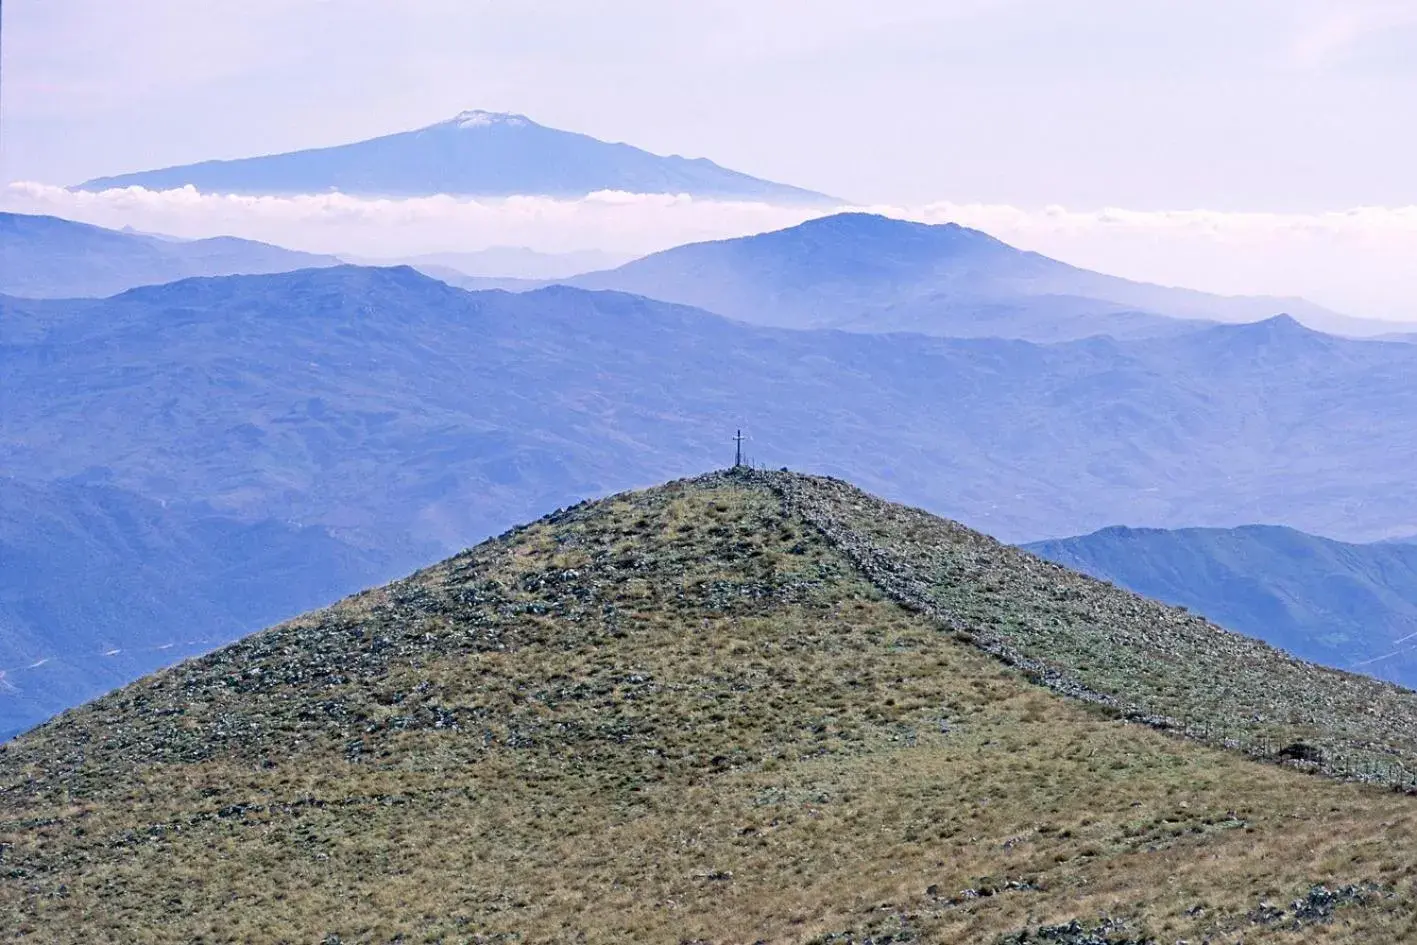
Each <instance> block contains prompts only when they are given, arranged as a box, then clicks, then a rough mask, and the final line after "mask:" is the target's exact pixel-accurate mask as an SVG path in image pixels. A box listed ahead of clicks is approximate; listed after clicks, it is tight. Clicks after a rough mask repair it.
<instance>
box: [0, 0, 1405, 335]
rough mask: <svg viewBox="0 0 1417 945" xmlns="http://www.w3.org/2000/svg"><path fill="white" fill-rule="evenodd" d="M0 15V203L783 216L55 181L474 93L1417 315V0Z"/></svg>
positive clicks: (1006, 228) (385, 214)
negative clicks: (161, 190) (75, 190)
mask: <svg viewBox="0 0 1417 945" xmlns="http://www.w3.org/2000/svg"><path fill="white" fill-rule="evenodd" d="M3 43H4V49H3V67H2V68H3V72H0V77H2V78H0V81H3V86H0V108H3V118H4V129H3V140H0V180H3V181H5V182H21V183H20V184H19V186H13V185H12V186H9V187H8V188H7V189H6V190H5V191H4V193H3V195H0V201H3V202H4V203H5V205H7V206H9V207H12V208H18V209H30V210H44V211H45V212H53V213H57V214H60V215H65V216H74V217H79V218H84V219H90V220H92V221H93V222H100V223H105V224H114V225H121V224H124V223H127V224H131V225H133V226H137V227H139V228H145V229H161V230H163V231H165V232H173V233H177V234H179V235H194V236H195V235H212V234H213V233H215V232H218V231H220V232H233V233H236V234H238V235H247V236H256V237H260V238H265V239H270V240H272V241H274V242H283V243H286V244H289V245H297V246H299V247H300V248H308V249H319V250H324V251H347V252H360V253H364V254H366V255H367V254H370V251H371V250H373V251H374V254H378V252H380V251H384V252H386V253H390V254H397V253H405V252H414V251H424V252H427V251H435V250H444V249H475V248H478V246H479V245H494V244H502V243H508V242H517V243H520V244H525V245H532V246H536V247H537V248H543V249H547V250H558V249H580V248H589V247H592V246H602V247H604V248H607V249H613V250H624V251H633V252H643V251H648V250H652V249H657V248H660V247H662V246H665V245H669V244H671V243H673V242H676V241H679V240H682V239H692V238H703V237H712V236H726V235H735V234H737V233H741V232H752V231H754V230H755V229H762V228H766V227H772V226H777V225H789V224H790V223H792V222H796V219H795V218H794V214H797V213H799V211H794V210H791V209H789V208H779V207H764V206H760V205H729V206H723V205H712V204H705V203H704V202H698V203H694V202H692V201H690V202H685V201H675V200H673V199H663V198H639V199H636V198H628V197H623V196H621V197H613V198H612V197H605V196H602V197H600V198H598V199H590V200H583V201H560V202H557V201H541V202H537V201H535V200H530V201H521V202H520V203H518V202H516V201H511V202H485V201H484V202H482V203H471V204H470V203H468V202H462V203H461V204H458V203H457V202H456V201H452V202H449V201H446V200H445V201H443V203H441V204H440V203H438V201H437V199H436V198H434V199H433V200H432V201H424V202H422V203H419V202H409V203H407V205H403V206H392V205H390V202H388V201H385V202H382V203H379V204H377V205H374V204H371V203H370V202H359V201H346V202H345V203H343V204H337V202H335V203H332V202H331V201H329V200H326V201H324V203H321V201H319V200H315V199H310V200H300V199H295V200H287V201H275V202H266V203H264V204H253V203H249V202H248V203H244V204H243V203H238V202H233V201H230V200H227V201H222V200H220V199H208V198H205V197H202V198H198V197H195V196H194V195H185V196H184V195H166V196H160V197H152V195H146V196H143V197H141V199H140V198H139V197H131V196H130V197H129V198H124V199H123V200H116V199H109V200H107V201H102V200H87V201H85V200H83V199H81V198H79V197H78V196H77V195H73V194H68V193H67V192H65V191H62V190H59V189H58V188H57V186H56V185H65V184H72V183H75V182H78V181H80V180H84V179H87V178H89V177H94V176H99V175H103V174H113V173H119V172H124V171H130V170H140V169H145V168H150V167H157V166H163V165H170V164H178V163H186V162H190V161H196V160H202V159H207V158H217V157H240V156H247V155H251V154H261V153H271V152H277V151H284V150H292V149H298V148H304V147H311V146H319V145H327V144H333V143H339V142H343V141H352V140H359V139H362V138H366V137H372V136H374V135H378V134H384V133H388V132H392V131H398V130H403V129H407V128H413V127H419V126H422V125H427V124H431V123H433V122H436V121H439V120H442V119H445V118H447V117H449V116H451V115H453V114H455V113H457V112H459V111H461V110H463V109H469V108H484V109H489V110H494V111H513V112H519V113H524V114H527V115H529V116H530V117H532V118H533V119H535V120H537V121H539V122H541V123H542V124H546V125H550V126H553V127H559V128H566V129H569V130H575V131H581V132H585V133H588V134H592V135H594V136H596V137H599V138H603V139H606V140H616V141H628V142H630V143H633V144H636V145H638V146H640V147H644V148H647V149H649V150H653V151H657V152H660V153H678V154H685V155H689V156H707V157H711V158H712V159H713V160H715V161H718V162H719V163H721V164H724V165H726V166H729V167H733V168H735V169H739V170H743V171H746V172H749V173H752V174H756V175H759V176H763V177H767V178H771V179H775V180H781V181H785V182H789V183H793V184H797V185H799V186H803V187H808V188H812V189H815V190H820V191H824V192H827V193H831V194H834V195H837V196H839V197H841V198H843V203H844V204H849V205H852V206H865V207H871V208H877V209H881V210H884V211H886V212H892V213H896V214H898V215H902V216H910V217H912V218H916V219H928V220H936V219H946V218H948V219H954V220H957V221H958V222H962V223H966V224H969V225H976V226H981V227H982V228H985V229H989V230H990V232H993V233H995V235H998V236H1000V237H1001V238H1004V239H1008V240H1010V241H1011V242H1015V243H1017V244H1019V245H1024V246H1026V247H1027V248H1031V249H1039V250H1041V251H1044V252H1048V253H1050V254H1052V255H1057V256H1059V257H1061V258H1064V259H1067V260H1068V261H1069V262H1074V263H1078V264H1081V265H1087V266H1090V267H1093V268H1099V269H1103V270H1105V271H1109V272H1115V273H1118V274H1120V275H1127V276H1132V277H1134V278H1143V279H1149V280H1157V281H1163V282H1168V283H1172V284H1185V285H1192V286H1194V287H1197V288H1204V289H1210V290H1213V291H1223V292H1232V293H1240V292H1264V293H1270V294H1286V295H1287V294H1302V295H1307V296H1309V297H1311V298H1313V299H1314V300H1315V301H1318V302H1320V303H1322V304H1327V305H1330V306H1332V307H1335V308H1338V309H1340V310H1343V311H1346V312H1349V313H1351V314H1355V315H1366V316H1378V317H1388V318H1410V319H1412V320H1417V266H1413V265H1412V264H1411V260H1412V259H1417V173H1414V172H1413V170H1412V168H1414V167H1417V0H1344V2H1335V0H1076V2H1070V3H1058V2H1055V0H954V2H950V0H934V2H917V0H894V2H892V3H890V4H882V3H879V2H876V3H867V2H844V0H771V2H767V0H753V2H745V0H697V2H695V3H694V4H677V3H663V2H649V0H645V2H640V0H605V2H601V3H596V4H587V3H584V2H582V0H528V2H524V3H516V4H511V3H503V2H494V0H404V2H401V3H398V4H395V3H392V2H386V0H245V2H243V3H240V4H233V3H229V2H226V0H125V2H123V3H114V2H111V0H7V2H5V4H4V31H3ZM46 185H47V186H46ZM149 198H151V199H149ZM394 203H398V202H394Z"/></svg>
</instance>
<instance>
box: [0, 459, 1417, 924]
mask: <svg viewBox="0 0 1417 945" xmlns="http://www.w3.org/2000/svg"><path fill="white" fill-rule="evenodd" d="M1001 657H1002V659H1001ZM1040 683H1041V684H1040ZM1129 719H1131V720H1129ZM1414 719H1417V694H1413V693H1411V692H1408V691H1407V690H1402V689H1398V688H1396V687H1392V686H1388V685H1386V684H1382V683H1378V682H1376V681H1373V680H1368V679H1364V678H1361V677H1355V676H1348V675H1346V674H1342V673H1336V672H1332V671H1328V670H1322V669H1319V668H1317V667H1313V666H1310V665H1308V664H1304V663H1300V662H1297V661H1295V660H1292V659H1290V658H1288V657H1286V656H1284V655H1283V654H1280V653H1278V652H1277V651H1274V650H1271V649H1269V648H1268V647H1265V646H1264V645H1263V644H1260V643H1257V642H1255V641H1250V640H1247V639H1246V638H1241V637H1237V636H1235V635H1233V634H1228V633H1226V632H1225V631H1222V630H1219V629H1218V628H1215V627H1213V626H1211V625H1209V624H1206V623H1205V622H1204V621H1201V620H1199V619H1198V618H1195V617H1192V616H1190V615H1187V614H1185V613H1184V612H1181V611H1177V610H1172V609H1169V608H1165V607H1163V606H1161V605H1159V604H1154V603H1152V602H1149V601H1145V600H1143V599H1141V598H1138V597H1135V596H1134V595H1131V594H1128V593H1126V592H1123V591H1120V590H1118V589H1116V588H1113V587H1111V586H1110V585H1105V584H1102V583H1100V582H1096V581H1092V580H1091V579H1088V578H1084V577H1081V576H1079V575H1075V574H1073V573H1072V572H1069V571H1066V570H1064V569H1062V568H1060V567H1058V566H1056V565H1050V564H1046V563H1044V562H1042V561H1040V560H1038V559H1036V558H1033V557H1032V556H1029V555H1026V554H1024V553H1022V552H1018V551H1015V550H1013V549H1009V548H1007V547H1005V546H1003V545H1000V544H998V543H996V542H993V541H992V540H990V539H987V538H985V537H983V536H980V535H978V534H976V533H973V532H969V531H967V530H966V529H963V528H961V527H960V526H957V525H954V524H953V523H949V522H944V521H941V520H939V519H935V518H933V517H930V516H927V515H925V514H924V513H920V512H916V511H913V510H908V509H903V508H900V507H896V506H891V505H888V504H886V503H883V502H880V501H879V500H875V499H873V498H871V497H870V496H867V495H865V494H864V493H861V492H859V491H856V490H854V489H852V488H850V487H849V486H846V485H845V484H842V483H839V482H836V481H834V480H825V479H815V478H810V477H803V476H795V475H791V474H779V473H753V472H742V473H732V474H724V473H719V474H711V475H709V476H705V477H701V478H699V479H696V480H688V481H683V482H677V483H672V484H670V485H667V486H663V487H660V488H657V489H653V490H649V491H646V492H640V493H632V494H626V495H621V496H616V497H613V498H610V499H606V500H603V501H599V502H594V503H588V504H585V505H581V506H577V507H575V508H573V509H569V510H564V511H561V512H558V513H556V514H554V515H551V516H548V517H547V518H545V519H542V520H541V521H539V522H536V523H534V524H532V525H530V526H527V527H524V528H521V529H517V530H514V531H513V532H510V533H508V534H506V535H504V536H502V537H500V538H498V539H495V540H492V541H489V542H486V543H484V544H482V545H479V546H478V547H476V548H473V549H471V550H469V551H466V552H464V553H462V554H460V555H458V556H456V557H454V558H451V559H449V560H447V561H445V562H443V563H441V564H438V565H436V566H434V567H432V568H428V569H426V570H424V571H420V572H418V573H417V574H414V575H412V576H411V577H409V578H407V579H406V580H403V581H399V582H396V583H394V584H391V585H389V586H387V587H384V588H379V589H376V590H371V591H368V592H365V593H363V594H360V595H357V596H355V597H352V598H349V599H348V600H345V601H343V602H341V603H339V604H337V605H335V606H333V607H331V608H329V609H327V610H324V611H320V612H317V613H312V614H309V615H306V616H304V617H300V618H297V619H295V620H293V621H290V622H288V623H285V624H282V625H280V626H277V627H274V628H272V629H270V630H267V631H265V632H263V633H260V634H257V635H255V636H252V637H249V638H247V639H245V640H243V641H241V642H239V643H236V644H233V645H231V646H229V647H226V648H224V649H222V650H219V651H217V652H215V653H213V654H211V655H209V656H206V657H203V658H200V659H197V660H193V661H189V662H187V663H183V664H181V665H179V666H177V667H174V668H172V669H169V670H166V671H164V672H161V673H158V674H156V675H154V676H151V677H148V678H146V679H144V680H141V681H139V682H137V683H134V684H133V685H131V686H128V687H126V688H124V689H122V690H119V691H118V692H115V693H112V694H110V695H109V696H106V697H104V698H102V699H100V700H98V701H96V702H93V703H91V704H89V705H87V706H84V707H82V708H80V709H76V710H73V711H70V712H68V713H66V714H65V715H63V716H61V717H60V718H58V719H56V720H54V721H52V722H50V723H48V724H46V725H44V726H41V727H40V728H38V729H36V730H34V731H32V732H30V733H29V734H27V735H25V736H22V737H21V738H19V739H18V740H16V741H15V742H13V743H11V744H9V745H7V746H4V750H3V752H0V929H4V930H5V932H4V933H3V937H4V939H5V940H10V941H33V942H46V943H48V942H85V943H100V942H154V943H156V942H192V941H200V942H207V943H214V942H268V941H269V942H282V941H285V942H312V941H313V942H320V941H323V942H326V943H334V942H342V943H349V942H406V943H412V942H419V943H425V942H428V943H431V942H445V943H453V942H543V941H544V942H551V941H587V942H626V941H645V942H755V941H770V942H822V943H845V942H858V943H864V942H867V941H872V942H877V943H880V942H886V941H893V942H900V941H925V942H941V943H955V942H1063V943H1096V942H1112V943H1122V942H1152V941H1154V942H1165V943H1167V945H1170V943H1173V942H1177V941H1181V940H1185V941H1189V942H1200V941H1210V942H1241V941H1243V942H1300V941H1304V942H1310V941H1321V942H1335V943H1336V942H1354V943H1357V942H1364V943H1369V942H1384V941H1402V940H1411V939H1413V938H1414V937H1417V906H1414V903H1413V900H1412V893H1413V881H1414V880H1413V876H1414V870H1417V866H1414V865H1413V864H1417V800H1414V799H1412V798H1409V797H1408V796H1406V795H1405V794H1403V793H1400V792H1398V791H1394V790H1392V789H1391V787H1383V786H1380V785H1376V784H1365V783H1360V782H1357V781H1342V780H1339V779H1337V778H1329V777H1324V776H1322V775H1319V774H1316V773H1314V772H1315V771H1316V770H1318V769H1328V770H1329V771H1330V772H1333V773H1338V774H1341V775H1350V776H1356V777H1359V778H1369V779H1373V780H1384V781H1387V782H1391V783H1401V782H1402V781H1403V779H1404V777H1405V772H1406V771H1407V770H1409V769H1410V768H1412V767H1414V764H1413V759H1417V738H1414V735H1413V732H1414V731H1417V726H1414ZM1132 720H1138V721H1132ZM1188 735H1189V736H1190V737H1187V736H1188ZM1206 741H1209V742H1211V743H1212V744H1206ZM1227 742H1228V743H1230V744H1232V745H1236V746H1241V747H1243V748H1244V749H1245V750H1246V751H1249V752H1251V753H1252V754H1257V755H1267V756H1268V757H1269V758H1270V760H1275V758H1276V757H1277V754H1278V752H1279V751H1280V750H1281V749H1284V748H1290V747H1292V746H1293V745H1294V744H1296V743H1302V744H1303V745H1305V746H1308V751H1306V753H1305V757H1307V758H1309V759H1310V760H1308V761H1303V762H1301V763H1297V764H1295V763H1291V764H1286V765H1280V764H1272V763H1261V762H1260V761H1257V760H1254V759H1252V758H1248V757H1246V756H1245V754H1244V753H1242V752H1241V751H1238V750H1234V749H1233V748H1225V747H1222V746H1223V745H1224V744H1225V743H1227Z"/></svg>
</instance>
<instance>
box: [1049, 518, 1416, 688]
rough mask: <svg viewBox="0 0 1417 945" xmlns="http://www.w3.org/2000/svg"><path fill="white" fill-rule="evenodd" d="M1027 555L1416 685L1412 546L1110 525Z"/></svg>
mask: <svg viewBox="0 0 1417 945" xmlns="http://www.w3.org/2000/svg"><path fill="white" fill-rule="evenodd" d="M1026 547H1027V548H1028V550H1029V551H1032V552H1034V553H1035V554H1038V555H1041V556H1043V557H1045V558H1048V559H1049V560H1052V561H1057V562H1058V563H1060V564H1064V565H1067V566H1068V567H1070V568H1075V569H1077V570H1079V571H1083V572H1086V573H1087V574H1091V575H1094V576H1095V577H1099V578H1103V579H1105V580H1109V581H1113V582H1115V583H1117V584H1120V585H1122V586H1123V587H1126V588H1129V589H1131V590H1133V591H1136V592H1137V593H1138V594H1145V595H1146V596H1148V597H1155V598H1157V599H1159V600H1164V601H1166V602H1168V603H1172V604H1180V605H1184V606H1186V607H1189V608H1191V609H1192V610H1195V611H1198V612H1200V613H1202V614H1204V615H1206V616H1207V617H1209V618H1210V619H1212V620H1214V621H1215V622H1216V623H1219V624H1222V625H1224V626H1226V627H1229V628H1230V629H1232V630H1238V631H1240V632H1241V633H1247V634H1250V635H1251V636H1257V637H1262V638H1264V639H1265V640H1268V641H1269V642H1270V643H1273V644H1274V645H1276V646H1281V647H1283V648H1284V649H1286V650H1289V651H1290V652H1291V653H1295V654H1297V655H1298V656H1301V657H1303V658H1305V659H1310V660H1315V661H1317V662H1320V663H1326V664H1328V665H1330V666H1343V667H1351V668H1355V669H1360V670H1362V671H1363V672H1365V673H1372V674H1374V675H1378V676H1381V677H1383V678H1384V679H1391V680H1393V681H1394V682H1398V683H1402V684H1403V685H1405V686H1408V687H1409V688H1417V656H1414V651H1417V642H1414V641H1417V545H1412V544H1406V543H1401V542H1379V543H1375V544H1366V545H1355V544H1349V543H1347V542H1340V541H1333V540H1331V539H1328V538H1319V537H1317V536H1315V535H1308V534H1305V533H1303V532H1300V531H1295V530H1294V529H1292V528H1283V527H1279V526H1274V525H1249V526H1245V527H1242V528H1231V529H1218V528H1183V529H1176V530H1166V529H1156V528H1106V529H1103V530H1101V531H1098V532H1094V533H1092V534H1090V535H1082V536H1079V537H1077V538H1062V539H1056V540H1052V541H1041V542H1035V543H1033V544H1030V545H1027V546H1026Z"/></svg>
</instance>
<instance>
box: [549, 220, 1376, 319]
mask: <svg viewBox="0 0 1417 945" xmlns="http://www.w3.org/2000/svg"><path fill="white" fill-rule="evenodd" d="M567 281H568V282H569V283H570V284H572V285H577V286H581V287H583V288H591V289H616V290H619V291H623V292H633V293H635V294H637V295H644V296H647V297H649V298H655V299H662V300H664V301H668V302H679V303H682V304H685V305H694V306H697V307H699V308H703V309H707V310H709V311H712V312H717V313H718V314H721V315H727V316H729V317H731V318H737V319H741V320H742V321H746V322H751V323H753V324H757V325H772V326H777V327H784V328H839V329H844V330H847V331H860V332H887V331H908V332H921V333H925V334H936V335H946V336H952V337H1002V338H1020V339H1024V340H1030V341H1059V340H1067V339H1076V338H1084V337H1088V336H1090V335H1098V334H1108V335H1112V336H1114V337H1118V338H1138V337H1151V336H1157V335H1165V334H1174V333H1177V332H1180V331H1186V330H1190V329H1192V328H1195V327H1197V326H1196V325H1194V324H1191V322H1193V321H1196V320H1200V321H1220V322H1251V321H1259V320H1261V319H1264V318H1269V317H1271V316H1274V315H1277V314H1280V313H1288V314H1290V315H1293V316H1294V317H1295V318H1298V319H1299V320H1300V321H1309V320H1311V321H1314V322H1315V323H1318V322H1323V325H1324V328H1325V330H1334V329H1335V328H1336V327H1339V326H1340V325H1341V324H1343V323H1345V320H1344V317H1343V316H1340V315H1336V314H1335V313H1333V312H1329V311H1327V310H1325V309H1321V308H1319V307H1318V306H1316V305H1312V304H1310V303H1308V302H1305V301H1304V300H1302V299H1268V298H1241V297H1226V296H1217V295H1208V294H1206V293H1203V292H1194V291H1191V290H1189V289H1173V288H1166V287H1163V286H1155V285H1147V284H1145V283H1140V282H1132V281H1129V280H1126V279H1119V278H1116V277H1114V276H1107V275H1102V274H1100V273H1096V272H1089V271H1087V270H1085V269H1079V268H1077V267H1075V266H1070V265H1067V264H1066V263H1062V262H1058V261H1057V260H1054V259H1049V258H1048V257H1046V256H1042V255H1039V254H1038V253H1032V252H1025V251H1023V250H1019V249H1015V248H1014V247H1012V246H1009V245H1008V244H1007V243H1003V242H1001V241H999V240H997V239H995V238H994V237H992V236H989V235H988V234H986V233H981V232H980V231H978V230H972V229H969V228H967V227H962V226H958V225H956V224H953V223H947V224H938V225H928V224H924V223H911V222H908V221H905V220H895V219H891V218H888V217H881V216H875V215H872V214H865V213H841V214H836V215H833V216H827V217H821V218H818V219H815V220H809V221H808V222H806V223H803V224H800V225H798V226H794V227H790V228H788V229H785V230H777V231H774V232H771V233H762V234H758V235H756V236H747V237H742V238H739V239H729V240H718V241H714V242H707V243H691V244H688V245H685V246H678V247H675V248H673V249H668V250H664V251H663V252H660V253H654V254H652V255H650V256H646V257H644V258H642V259H638V260H635V261H633V262H629V263H626V264H625V265H623V266H620V267H619V268H617V269H611V270H607V271H603V272H596V273H587V274H585V275H582V276H577V277H575V278H573V279H570V280H567ZM1177 319H1180V320H1183V321H1182V322H1181V323H1180V324H1178V323H1177V321H1176V320H1177ZM1355 323H1356V322H1355ZM1355 333H1356V334H1368V333H1369V332H1365V331H1358V332H1355Z"/></svg>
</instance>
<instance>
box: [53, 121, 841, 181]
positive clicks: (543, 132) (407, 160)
mask: <svg viewBox="0 0 1417 945" xmlns="http://www.w3.org/2000/svg"><path fill="white" fill-rule="evenodd" d="M188 185H190V186H192V187H195V188H196V189H197V190H200V191H203V192H208V193H235V194H310V193H327V192H330V191H338V192H340V193H345V194H353V195H360V196H385V197H419V196H431V195H433V194H455V195H466V196H486V197H500V196H511V195H514V194H528V195H544V196H555V197H582V196H585V195H586V194H589V193H594V192H595V191H599V190H619V191H626V192H630V193H645V194H688V195H691V196H694V197H711V198H720V199H744V200H771V201H777V202H791V203H818V204H826V203H830V202H832V198H829V197H827V196H825V195H823V194H819V193H814V192H813V191H810V190H803V189H802V188H799V187H792V186H789V185H787V184H778V183H774V182H772V181H767V180H762V179H760V178H757V177H751V176H749V175H747V174H743V173H740V172H738V171H733V170H729V169H728V168H725V167H720V166H719V165H717V164H715V163H714V162H712V161H710V160H708V159H707V158H685V157H680V156H679V155H669V156H667V157H665V156H662V155H658V154H651V153H650V152H648V151H643V150H641V149H639V148H636V147H633V146H631V145H628V144H612V143H609V142H605V141H600V140H598V139H596V138H592V137H590V136H588V135H583V134H577V133H575V132H570V131H559V130H557V129H555V128H547V127H546V126H544V125H538V124H537V123H536V122H534V121H532V120H531V119H530V118H527V117H526V116H525V115H513V114H507V113H503V112H487V111H480V110H472V111H465V112H461V113H459V114H458V115H455V116H453V117H452V118H450V119H448V120H446V121H441V122H438V123H437V124H433V125H429V126H428V127H426V128H419V129H417V130H415V131H404V132H399V133H397V134H391V135H385V136H383V137H380V138H371V139H369V140H367V141H358V142H355V143H353V144H343V145H337V146H334V147H328V148H315V149H312V150H307V151H292V152H289V153H286V154H273V155H268V156H264V157H251V158H241V159H238V160H229V161H202V162H200V163H198V164H187V165H182V166H180V167H169V168H163V169H160V170H151V171H139V172H136V173H132V174H120V175H118V176H114V177H98V178H95V179H93V180H90V181H86V182H84V183H82V184H79V185H77V187H76V188H75V189H77V190H107V189H110V188H114V187H146V188H148V189H150V190H173V189H176V188H179V187H185V186H188Z"/></svg>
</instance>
